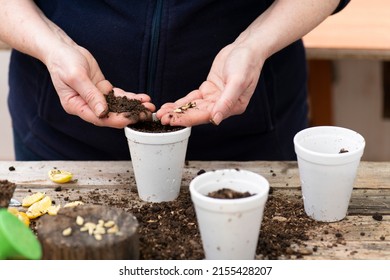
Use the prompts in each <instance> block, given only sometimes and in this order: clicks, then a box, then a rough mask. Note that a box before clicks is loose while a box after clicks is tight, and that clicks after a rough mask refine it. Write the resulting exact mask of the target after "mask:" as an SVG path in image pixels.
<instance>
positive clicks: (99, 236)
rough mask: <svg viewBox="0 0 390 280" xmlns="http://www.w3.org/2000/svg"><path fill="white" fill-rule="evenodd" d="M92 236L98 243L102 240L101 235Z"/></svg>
mask: <svg viewBox="0 0 390 280" xmlns="http://www.w3.org/2000/svg"><path fill="white" fill-rule="evenodd" d="M94 236H95V239H96V240H98V241H100V240H102V239H103V237H102V235H101V234H95V235H94Z"/></svg>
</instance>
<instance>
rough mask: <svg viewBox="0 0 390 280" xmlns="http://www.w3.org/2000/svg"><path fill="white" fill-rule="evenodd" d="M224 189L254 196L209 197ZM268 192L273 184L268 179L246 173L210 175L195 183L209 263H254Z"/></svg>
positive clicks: (232, 171) (228, 171)
mask: <svg viewBox="0 0 390 280" xmlns="http://www.w3.org/2000/svg"><path fill="white" fill-rule="evenodd" d="M222 188H230V189H232V190H234V191H238V192H249V193H250V194H252V196H250V197H245V198H238V199H217V198H212V197H209V196H208V194H209V193H210V192H213V191H217V190H219V189H222ZM268 192H269V183H268V181H267V180H266V179H265V178H264V177H262V176H261V175H258V174H256V173H254V172H250V171H245V170H236V169H224V170H217V171H210V172H206V173H203V174H201V175H199V176H197V177H196V178H194V179H193V180H192V181H191V183H190V193H191V198H192V201H193V203H194V206H195V212H196V216H197V221H198V225H199V230H200V234H201V239H202V244H203V249H204V251H205V256H206V259H237V260H239V259H242V260H244V259H254V257H255V254H256V247H257V242H258V237H259V234H260V227H261V222H262V219H263V211H264V206H265V203H266V201H267V198H268Z"/></svg>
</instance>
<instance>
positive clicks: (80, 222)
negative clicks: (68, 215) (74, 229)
mask: <svg viewBox="0 0 390 280" xmlns="http://www.w3.org/2000/svg"><path fill="white" fill-rule="evenodd" d="M76 224H77V225H78V226H82V225H83V224H84V218H83V217H81V216H77V218H76Z"/></svg>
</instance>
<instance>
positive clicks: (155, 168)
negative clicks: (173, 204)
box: [125, 127, 191, 202]
mask: <svg viewBox="0 0 390 280" xmlns="http://www.w3.org/2000/svg"><path fill="white" fill-rule="evenodd" d="M125 134H126V137H127V141H128V144H129V150H130V155H131V161H132V165H133V170H134V176H135V180H136V184H137V190H138V195H139V197H140V198H141V199H142V200H144V201H148V202H162V201H172V200H175V199H176V198H177V197H178V195H179V192H180V186H181V180H182V175H183V168H184V161H185V156H186V151H187V144H188V138H189V136H190V134H191V128H190V127H187V128H184V129H181V130H177V131H173V132H164V133H149V132H140V131H137V130H134V129H131V128H130V127H126V128H125Z"/></svg>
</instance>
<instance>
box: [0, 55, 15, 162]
mask: <svg viewBox="0 0 390 280" xmlns="http://www.w3.org/2000/svg"><path fill="white" fill-rule="evenodd" d="M9 57H10V51H9V50H1V49H0V160H14V150H13V149H14V148H13V139H12V128H11V118H10V115H9V112H8V106H7V95H8V64H9Z"/></svg>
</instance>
